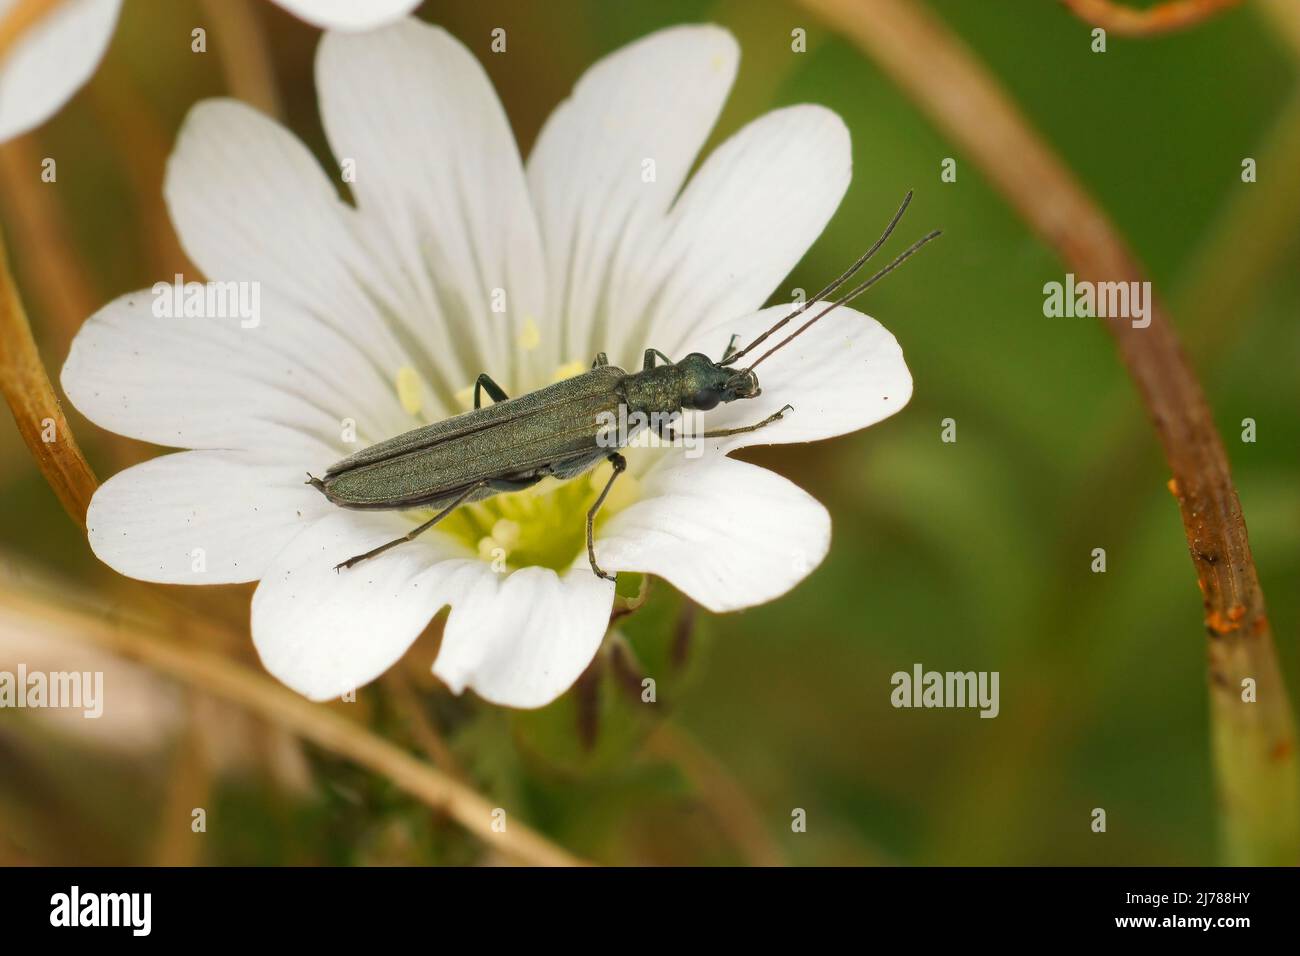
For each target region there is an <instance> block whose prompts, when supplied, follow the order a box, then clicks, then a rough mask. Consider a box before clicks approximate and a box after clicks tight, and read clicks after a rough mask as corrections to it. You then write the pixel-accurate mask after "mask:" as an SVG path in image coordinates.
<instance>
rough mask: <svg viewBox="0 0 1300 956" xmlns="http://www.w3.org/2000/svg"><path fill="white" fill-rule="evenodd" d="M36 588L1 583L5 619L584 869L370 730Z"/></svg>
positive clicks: (548, 859) (516, 853) (529, 854)
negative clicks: (96, 651)
mask: <svg viewBox="0 0 1300 956" xmlns="http://www.w3.org/2000/svg"><path fill="white" fill-rule="evenodd" d="M32 590H33V589H32V588H31V587H30V585H29V584H24V586H22V587H14V586H10V585H9V584H8V583H0V615H4V614H17V615H22V616H23V617H24V618H25V619H26V620H27V621H28V622H29V623H30V622H31V621H39V622H40V624H41V625H42V626H44V627H49V628H53V629H55V631H56V632H57V633H58V635H59V636H60V637H62V638H64V639H66V640H71V641H77V642H80V643H83V644H86V643H88V644H94V645H96V646H98V647H101V648H104V649H105V650H107V651H110V652H111V653H113V654H116V655H118V656H120V657H123V658H125V659H127V660H131V661H136V662H138V663H140V664H143V665H145V666H147V667H150V668H152V669H153V670H155V671H157V672H158V673H160V674H164V675H166V676H168V677H171V678H173V679H175V680H179V681H181V682H183V683H185V684H187V685H189V686H191V687H194V688H196V689H199V690H202V691H204V692H206V693H208V694H211V695H212V696H214V697H219V698H222V699H224V700H227V701H230V702H231V703H233V704H236V705H238V706H240V707H242V708H244V709H245V710H247V711H249V712H250V713H254V714H257V715H259V716H261V717H263V718H265V719H267V720H269V721H272V722H274V723H275V724H278V725H279V726H281V727H284V728H285V729H286V730H289V731H291V732H292V733H294V734H296V735H297V736H299V737H301V738H303V739H304V740H309V741H311V742H312V743H314V744H316V745H317V746H318V747H322V748H324V749H325V750H328V751H330V752H332V753H335V754H338V755H340V756H343V757H346V758H348V759H350V760H353V761H355V762H356V763H358V764H360V765H361V766H363V767H366V768H367V769H369V770H371V771H373V772H375V773H377V774H380V775H382V776H384V777H385V778H387V779H388V780H391V781H392V782H393V784H394V785H396V786H397V787H398V788H400V789H401V790H404V791H405V792H406V793H408V794H410V795H411V796H413V797H415V798H416V799H417V800H420V801H421V802H423V803H424V804H426V805H427V806H429V807H431V808H432V809H434V810H437V811H439V812H442V813H445V814H447V816H449V817H451V818H452V819H454V820H455V821H456V822H457V823H459V824H460V825H461V826H462V827H464V828H465V829H466V830H468V831H469V832H470V833H473V834H474V835H475V836H477V837H478V838H479V839H481V840H482V841H483V842H484V843H485V844H486V845H488V846H490V847H492V848H494V849H496V850H498V851H500V852H501V853H503V854H505V855H506V856H509V857H511V858H512V859H515V860H518V861H519V862H522V863H529V864H536V865H542V866H574V865H580V864H581V862H582V861H580V860H578V859H577V858H576V857H575V856H573V855H572V854H571V853H569V852H568V851H567V850H564V849H562V848H561V847H559V846H556V845H555V844H554V843H552V842H551V841H550V840H548V839H547V838H546V837H544V836H542V835H541V834H540V833H538V832H537V831H536V830H533V829H531V828H530V827H528V826H527V825H526V824H524V823H522V822H520V821H518V820H517V819H514V818H513V817H510V818H507V819H506V827H505V829H504V830H503V831H500V832H498V830H497V829H496V828H495V827H494V824H496V822H497V819H498V817H499V814H498V815H495V816H494V811H495V810H496V809H497V808H495V807H494V806H493V805H492V803H491V802H489V801H488V800H487V799H486V798H485V797H483V796H482V795H480V794H479V793H477V792H476V791H474V790H473V789H471V788H470V787H468V786H466V785H465V784H463V783H460V782H458V781H456V780H454V779H452V778H451V777H449V776H447V775H446V774H444V773H442V772H441V771H439V770H437V769H436V768H434V767H431V766H430V765H429V764H427V763H425V762H423V761H421V760H419V759H417V758H416V757H414V756H412V755H411V754H409V753H407V752H406V751H405V750H403V749H402V748H400V747H397V746H395V745H394V744H391V743H389V742H388V741H387V740H384V739H383V738H382V737H379V736H377V735H376V734H374V733H372V732H371V731H369V730H367V729H366V728H365V727H363V726H361V725H359V724H356V723H353V722H352V721H350V720H348V719H347V718H345V717H343V716H341V715H340V714H338V713H335V712H334V711H333V710H330V709H329V708H328V707H325V706H323V705H321V704H314V703H312V702H311V701H309V700H307V699H305V698H303V697H299V696H298V695H297V694H295V693H293V692H292V691H290V690H288V689H287V688H284V687H282V686H280V685H279V684H277V683H275V682H273V681H271V680H269V679H267V678H265V677H263V676H262V675H260V674H258V673H256V672H254V671H252V670H250V669H248V668H246V667H244V666H242V665H239V664H233V663H231V662H230V661H228V660H226V659H225V658H224V657H222V656H220V655H218V654H213V653H211V652H209V651H205V650H199V649H197V648H195V647H192V646H190V647H181V646H177V645H175V644H172V643H169V642H168V641H166V640H164V639H163V638H161V637H160V636H157V635H154V634H149V633H148V625H146V624H143V623H141V622H127V621H125V620H113V621H108V620H105V619H103V618H101V617H99V616H97V615H95V614H93V613H90V612H89V611H87V610H85V609H78V608H75V607H73V606H72V605H71V603H70V602H68V601H66V600H62V599H61V600H60V603H57V604H56V603H53V602H51V601H42V600H40V599H39V598H38V597H35V596H34V595H33V593H32Z"/></svg>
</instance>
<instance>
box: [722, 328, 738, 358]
mask: <svg viewBox="0 0 1300 956" xmlns="http://www.w3.org/2000/svg"><path fill="white" fill-rule="evenodd" d="M739 339H740V333H739V332H737V333H736V334H735V335H733V336H732V337H731V341H730V342H728V343H727V350H726V351H725V352H723V353H722V358H720V359H718V364H719V365H721V364H722V363H724V362H726V361H727V359H729V358H731V357H732V356H733V355H735V354H736V353H737V352H739V351H740V349H738V348H736V342H737V341H738V340H739Z"/></svg>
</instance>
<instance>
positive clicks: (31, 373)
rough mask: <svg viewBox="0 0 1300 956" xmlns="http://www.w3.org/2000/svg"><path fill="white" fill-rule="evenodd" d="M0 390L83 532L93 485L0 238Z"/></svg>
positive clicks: (47, 476)
mask: <svg viewBox="0 0 1300 956" xmlns="http://www.w3.org/2000/svg"><path fill="white" fill-rule="evenodd" d="M0 391H3V392H4V397H5V401H6V402H7V403H8V404H9V409H10V411H12V412H13V415H14V421H15V422H17V424H18V431H19V433H20V434H21V435H22V436H23V441H24V442H26V443H27V447H28V449H29V450H30V451H31V453H32V457H33V458H34V459H36V464H37V466H38V467H39V468H40V469H41V474H43V475H44V476H45V480H46V481H47V482H49V485H50V487H51V488H53V489H54V493H55V494H56V495H57V496H58V498H59V502H60V503H61V504H62V505H63V508H64V510H65V511H67V513H68V515H69V516H70V517H71V518H72V520H73V521H75V522H76V523H77V524H78V525H80V526H81V527H82V528H83V529H84V528H85V527H86V508H87V507H89V505H90V497H91V495H93V494H94V493H95V489H96V488H97V487H98V486H99V482H98V481H97V480H96V478H95V473H94V472H93V471H91V470H90V465H89V464H87V462H86V456H85V455H83V454H82V453H81V448H80V447H79V446H78V445H77V440H76V438H75V437H74V436H73V434H72V428H71V426H69V425H68V420H67V418H65V417H64V415H63V408H62V407H61V406H60V404H59V400H58V397H57V396H56V395H55V394H54V386H53V385H51V384H50V378H49V376H48V375H46V374H45V366H44V365H42V364H41V357H40V353H39V352H37V350H36V340H35V339H34V338H33V337H32V327H31V325H30V324H29V323H28V321H27V312H26V311H25V310H24V309H23V303H22V300H21V299H20V298H19V296H18V289H17V287H16V286H15V284H14V279H13V275H12V274H10V272H9V257H8V255H7V254H6V252H5V246H4V240H3V238H0Z"/></svg>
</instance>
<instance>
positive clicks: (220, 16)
mask: <svg viewBox="0 0 1300 956" xmlns="http://www.w3.org/2000/svg"><path fill="white" fill-rule="evenodd" d="M202 4H203V14H204V16H205V17H207V18H208V20H210V21H211V23H212V29H211V30H210V31H209V33H210V36H209V39H210V40H211V41H212V42H213V45H214V47H215V49H216V52H217V57H218V58H219V59H220V61H221V73H222V75H223V76H224V77H225V81H226V88H227V89H228V90H230V94H231V95H232V96H234V97H237V98H238V99H241V100H243V101H244V102H245V103H248V104H250V105H252V106H254V107H256V108H257V109H259V110H261V111H262V112H263V113H265V114H266V115H267V116H274V117H278V116H279V115H280V112H281V111H280V94H279V91H278V89H277V87H276V83H275V65H274V64H273V63H272V61H271V51H270V47H269V45H268V43H267V41H266V32H265V31H264V30H263V29H262V25H261V22H260V21H259V19H258V16H259V14H260V13H261V11H259V10H255V9H253V4H252V3H250V2H249V0H202Z"/></svg>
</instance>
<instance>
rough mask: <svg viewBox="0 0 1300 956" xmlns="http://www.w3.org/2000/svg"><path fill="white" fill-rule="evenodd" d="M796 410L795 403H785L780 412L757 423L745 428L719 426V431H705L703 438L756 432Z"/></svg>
mask: <svg viewBox="0 0 1300 956" xmlns="http://www.w3.org/2000/svg"><path fill="white" fill-rule="evenodd" d="M792 411H794V406H793V405H784V406H782V407H781V410H780V411H778V412H773V413H772V414H771V415H768V416H767V418H765V419H763V420H762V421H761V422H759V423H758V424H756V425H745V426H744V427H743V428H719V429H718V430H717V431H711V432H705V433H704V434H703V435H701V436H700V437H701V438H725V437H726V436H728V435H741V434H744V433H745V432H756V431H758V430H759V429H760V428H762V427H763V426H764V425H770V424H772V423H773V422H777V421H780V420H781V419H782V418H784V417H785V413H786V412H792Z"/></svg>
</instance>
